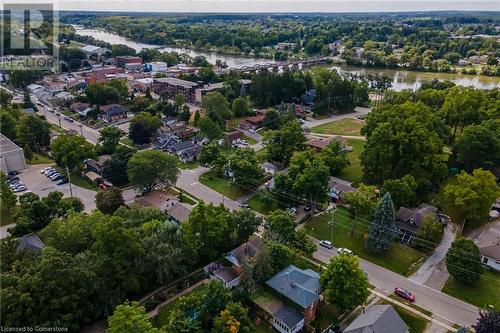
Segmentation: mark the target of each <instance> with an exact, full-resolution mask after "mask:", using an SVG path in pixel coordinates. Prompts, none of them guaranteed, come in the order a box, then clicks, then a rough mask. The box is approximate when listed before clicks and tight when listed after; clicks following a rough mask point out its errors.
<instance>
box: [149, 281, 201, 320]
mask: <svg viewBox="0 0 500 333" xmlns="http://www.w3.org/2000/svg"><path fill="white" fill-rule="evenodd" d="M205 289H206V286H205V285H200V286H198V287H196V288H195V289H193V291H191V292H190V293H188V294H185V295H184V296H188V295H191V294H194V293H201V292H203V291H204V290H205ZM181 297H182V296H181ZM178 301H179V298H176V299H175V300H174V301H172V302H170V303H168V304H167V305H165V306H164V307H162V308H161V310H160V312H159V313H158V316H156V317H155V318H154V319H152V321H153V325H155V326H156V327H162V326H163V325H165V324H167V320H168V315H169V314H170V311H172V309H173V308H174V307H175V305H176V304H177V302H178Z"/></svg>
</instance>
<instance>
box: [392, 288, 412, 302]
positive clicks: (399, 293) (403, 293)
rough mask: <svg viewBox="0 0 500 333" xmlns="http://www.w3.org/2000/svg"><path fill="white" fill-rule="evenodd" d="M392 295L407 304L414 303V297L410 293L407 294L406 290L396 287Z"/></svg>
mask: <svg viewBox="0 0 500 333" xmlns="http://www.w3.org/2000/svg"><path fill="white" fill-rule="evenodd" d="M394 295H396V296H399V297H401V298H403V299H405V300H407V301H409V302H415V295H413V294H412V293H411V292H409V291H408V290H406V289H403V288H400V287H396V288H395V289H394Z"/></svg>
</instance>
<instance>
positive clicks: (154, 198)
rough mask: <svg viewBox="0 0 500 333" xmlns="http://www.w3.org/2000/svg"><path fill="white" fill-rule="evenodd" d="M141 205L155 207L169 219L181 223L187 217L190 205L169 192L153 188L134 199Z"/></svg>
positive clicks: (190, 208)
mask: <svg viewBox="0 0 500 333" xmlns="http://www.w3.org/2000/svg"><path fill="white" fill-rule="evenodd" d="M135 204H138V205H139V206H141V207H156V208H158V209H159V210H161V211H162V212H164V213H165V214H167V215H168V217H169V218H170V220H171V221H174V222H176V223H181V222H184V221H187V220H188V219H189V214H190V213H191V210H192V206H191V205H188V204H185V203H182V202H180V201H179V199H178V198H177V197H175V196H173V195H171V194H169V193H166V192H163V191H159V190H154V191H151V192H149V193H147V194H145V195H144V196H142V197H140V198H139V199H137V200H136V201H135Z"/></svg>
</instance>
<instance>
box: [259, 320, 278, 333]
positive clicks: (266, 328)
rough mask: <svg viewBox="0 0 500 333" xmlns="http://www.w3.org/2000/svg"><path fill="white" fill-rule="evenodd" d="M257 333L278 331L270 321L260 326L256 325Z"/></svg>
mask: <svg viewBox="0 0 500 333" xmlns="http://www.w3.org/2000/svg"><path fill="white" fill-rule="evenodd" d="M254 327H255V331H254V332H255V333H276V332H277V331H276V330H275V329H274V328H273V325H271V323H269V322H268V321H265V320H263V321H261V322H260V324H259V325H257V324H255V323H254Z"/></svg>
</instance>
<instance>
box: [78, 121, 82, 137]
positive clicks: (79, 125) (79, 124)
mask: <svg viewBox="0 0 500 333" xmlns="http://www.w3.org/2000/svg"><path fill="white" fill-rule="evenodd" d="M78 127H80V135H81V136H83V130H82V128H83V125H82V124H81V123H78Z"/></svg>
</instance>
